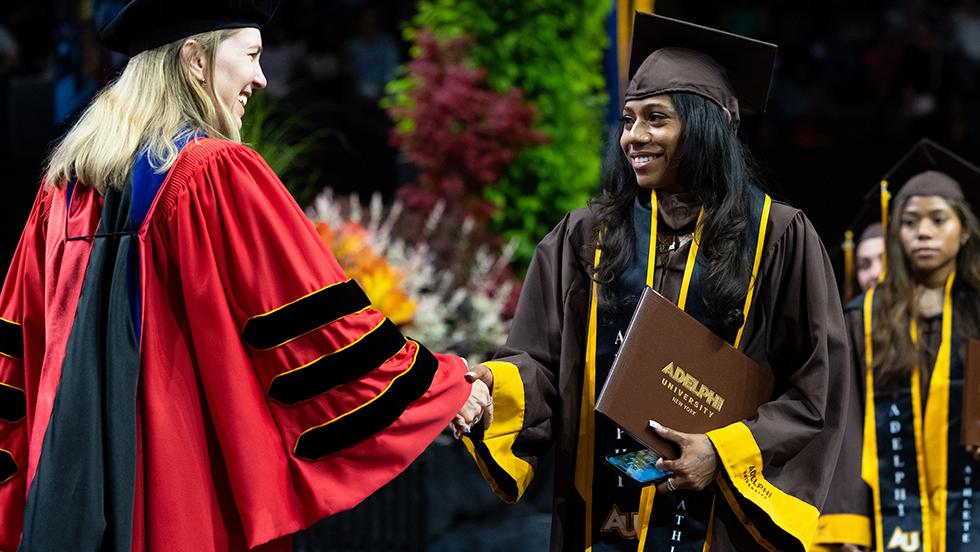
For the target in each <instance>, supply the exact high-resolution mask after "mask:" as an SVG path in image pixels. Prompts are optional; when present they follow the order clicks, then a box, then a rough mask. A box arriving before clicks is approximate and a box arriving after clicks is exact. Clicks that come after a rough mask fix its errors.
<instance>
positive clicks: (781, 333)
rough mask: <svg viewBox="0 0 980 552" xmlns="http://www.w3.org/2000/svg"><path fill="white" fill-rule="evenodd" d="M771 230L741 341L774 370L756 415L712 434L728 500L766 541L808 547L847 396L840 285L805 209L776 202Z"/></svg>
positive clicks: (751, 354) (830, 470)
mask: <svg viewBox="0 0 980 552" xmlns="http://www.w3.org/2000/svg"><path fill="white" fill-rule="evenodd" d="M769 233H770V235H769V239H767V243H766V252H765V254H764V257H763V261H762V270H761V272H760V276H759V280H758V281H757V282H756V285H757V288H756V294H757V300H756V303H755V305H754V306H753V307H752V309H751V310H750V311H749V314H748V321H747V325H746V329H745V335H746V336H747V337H746V338H745V342H743V343H742V344H740V348H741V349H742V350H743V352H745V354H746V355H748V356H749V357H750V358H752V359H753V360H756V362H758V363H759V364H760V366H763V367H767V368H768V369H770V370H772V372H773V374H774V375H775V377H776V387H775V390H774V392H773V397H772V400H771V401H770V402H768V403H766V404H764V405H762V406H761V407H760V408H759V411H758V413H757V415H756V416H755V417H753V418H750V419H748V420H744V421H743V422H739V423H736V424H732V425H730V426H726V427H723V428H720V429H718V430H715V431H712V432H709V433H708V437H709V438H711V440H712V442H713V444H714V445H715V448H716V450H717V452H718V458H719V463H720V465H721V467H720V473H719V476H718V478H717V481H718V484H719V486H720V487H721V489H722V493H723V495H724V496H725V498H726V500H727V502H728V504H729V505H730V507H731V508H732V510H733V511H734V512H735V514H736V515H737V516H738V518H739V520H740V521H741V522H742V524H743V525H744V526H745V527H746V529H748V531H749V532H750V533H751V534H752V536H753V537H754V538H755V539H756V541H758V542H759V543H760V544H762V545H763V546H766V547H767V548H770V549H779V550H805V549H808V548H809V546H810V544H811V542H812V540H813V537H814V535H815V533H816V528H817V519H818V517H819V510H820V509H821V508H822V507H823V504H824V500H825V498H826V494H827V490H828V487H829V486H830V480H831V476H832V474H833V471H834V466H835V465H836V463H837V455H838V451H839V449H840V443H841V437H842V432H843V428H844V423H845V416H846V407H847V404H848V400H849V391H850V385H849V383H848V382H849V378H848V372H847V363H848V356H847V355H848V352H847V351H848V349H847V341H846V335H845V330H844V320H843V316H842V308H841V306H840V299H839V295H838V293H837V284H836V279H835V277H834V273H833V269H832V267H831V265H830V261H829V259H828V258H827V254H826V251H825V250H824V248H823V245H822V243H821V242H820V239H819V237H818V236H817V233H816V231H815V230H814V229H813V227H812V226H811V225H810V223H809V221H807V219H806V217H804V216H803V214H802V213H801V212H800V211H797V210H795V209H792V208H789V207H787V206H785V205H780V204H773V210H772V214H771V222H770V229H769Z"/></svg>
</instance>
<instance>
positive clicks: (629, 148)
mask: <svg viewBox="0 0 980 552" xmlns="http://www.w3.org/2000/svg"><path fill="white" fill-rule="evenodd" d="M623 121H624V125H623V134H622V136H620V137H619V145H620V147H622V148H623V153H624V154H625V155H626V158H627V159H628V160H629V162H630V165H631V166H632V167H633V172H635V173H636V181H637V182H638V183H639V185H640V186H641V187H643V188H648V189H654V190H667V191H682V188H681V186H680V185H679V184H678V182H677V162H678V155H679V152H678V150H677V144H678V142H679V141H680V136H681V121H680V118H679V117H678V115H677V111H676V110H675V109H674V103H673V102H671V101H670V96H667V95H661V96H652V97H649V98H643V99H642V100H633V101H629V102H626V105H624V106H623Z"/></svg>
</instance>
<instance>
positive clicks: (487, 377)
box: [466, 364, 493, 389]
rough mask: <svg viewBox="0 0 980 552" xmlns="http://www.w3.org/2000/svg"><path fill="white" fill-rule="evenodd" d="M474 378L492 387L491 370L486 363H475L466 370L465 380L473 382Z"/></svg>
mask: <svg viewBox="0 0 980 552" xmlns="http://www.w3.org/2000/svg"><path fill="white" fill-rule="evenodd" d="M476 380H480V381H482V382H483V383H485V384H486V385H487V387H488V388H489V389H493V372H491V371H490V368H487V365H486V364H477V365H476V366H474V367H472V368H470V371H469V372H466V381H468V382H470V383H473V382H474V381H476Z"/></svg>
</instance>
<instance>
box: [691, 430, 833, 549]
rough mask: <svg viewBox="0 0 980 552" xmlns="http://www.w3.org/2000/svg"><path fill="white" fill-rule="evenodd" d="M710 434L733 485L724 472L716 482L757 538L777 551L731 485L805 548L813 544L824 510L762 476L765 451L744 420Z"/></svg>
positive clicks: (718, 476) (716, 478) (760, 542)
mask: <svg viewBox="0 0 980 552" xmlns="http://www.w3.org/2000/svg"><path fill="white" fill-rule="evenodd" d="M708 437H709V438H710V439H711V442H712V443H714V444H715V449H716V450H717V451H718V461H719V462H721V464H722V466H724V467H725V471H726V472H727V473H728V474H729V476H730V478H731V481H732V484H731V486H729V485H728V482H727V481H725V478H724V476H723V475H722V474H720V473H719V474H718V475H717V476H716V477H715V481H717V482H718V484H719V486H720V487H721V490H722V493H723V494H724V495H725V498H727V499H728V503H729V504H730V505H731V506H732V509H733V510H734V511H735V513H736V514H737V515H738V517H739V520H741V521H742V523H743V524H744V525H745V526H746V528H747V529H748V530H749V532H750V533H752V536H753V537H755V539H756V541H758V542H759V544H761V545H762V546H764V547H766V548H768V549H771V550H774V547H773V545H772V544H771V543H769V542H768V541H766V539H765V538H764V537H763V536H762V534H761V533H759V530H758V529H757V528H756V526H755V524H753V523H752V520H751V519H749V518H748V517H747V516H745V514H744V513H743V512H742V510H741V508H740V506H739V504H738V500H737V496H736V495H735V493H734V492H733V491H732V489H731V487H735V489H736V490H737V491H738V492H739V494H741V496H742V497H743V498H744V499H745V500H747V501H749V502H752V503H753V504H755V505H756V506H757V507H758V508H759V509H760V510H762V511H763V512H765V513H766V515H768V516H769V519H771V520H772V521H773V523H775V524H776V525H778V526H779V527H780V528H782V529H783V530H784V531H786V532H787V533H789V534H790V535H792V536H793V538H795V539H796V540H798V541H800V543H801V544H802V545H803V547H804V548H807V547H809V546H810V543H811V542H812V541H813V536H814V534H816V532H817V519H818V518H819V517H820V511H819V510H817V508H816V507H815V506H813V505H811V504H808V503H807V502H805V501H803V500H800V499H799V498H796V497H795V496H793V495H790V494H787V493H786V492H784V491H783V490H781V489H779V488H778V487H776V486H775V485H773V484H772V483H769V482H768V481H767V480H766V478H765V477H764V476H763V475H762V469H763V464H762V451H761V450H760V449H759V445H758V443H756V441H755V437H753V436H752V431H751V430H749V428H748V427H747V426H746V425H745V424H744V423H742V422H738V423H734V424H732V425H729V426H725V427H722V428H719V429H716V430H714V431H709V432H708ZM753 472H754V473H753Z"/></svg>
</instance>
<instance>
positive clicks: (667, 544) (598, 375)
mask: <svg viewBox="0 0 980 552" xmlns="http://www.w3.org/2000/svg"><path fill="white" fill-rule="evenodd" d="M771 201H772V200H771V199H770V198H769V196H767V195H766V194H765V193H764V192H762V191H761V190H759V189H757V188H754V187H753V188H752V191H751V194H750V223H749V224H747V225H746V244H747V245H748V246H749V247H752V248H753V250H752V257H753V259H754V262H753V271H752V279H751V281H750V282H747V289H746V292H745V296H744V305H745V307H744V311H743V312H744V314H745V316H746V319H747V316H748V310H749V306H750V305H751V299H752V292H753V288H752V282H754V281H755V278H756V276H757V274H758V268H759V264H760V260H761V253H762V244H763V242H764V240H765V230H766V226H767V224H768V218H769V209H770V205H771ZM651 209H652V213H651V215H648V216H649V217H650V218H649V219H648V220H637V219H638V218H639V217H636V216H634V226H635V227H636V229H637V257H638V259H640V260H642V262H640V263H637V262H634V263H633V266H631V267H630V269H629V270H627V273H626V274H624V275H623V276H622V277H621V278H620V281H619V284H618V288H617V289H615V290H614V292H615V293H616V294H617V296H621V297H624V298H625V297H629V300H630V301H631V303H630V305H632V307H633V308H635V305H636V302H637V300H638V299H639V295H640V291H641V290H642V288H643V285H644V284H646V285H650V284H651V283H652V277H653V270H654V266H655V263H656V236H657V232H656V224H657V203H656V196H655V195H653V197H651ZM698 223H699V225H700V220H699V221H698ZM699 243H700V233H699V232H698V231H696V232H695V236H694V241H693V242H692V243H691V249H690V253H689V255H688V260H687V263H686V268H685V271H684V279H683V283H682V286H681V293H680V298H679V301H678V306H680V307H681V308H682V309H684V310H685V311H686V312H687V313H688V314H690V315H691V316H693V317H694V318H695V319H696V320H698V321H699V322H701V323H702V324H703V325H705V326H706V327H708V328H709V329H711V330H712V331H714V332H715V333H717V334H718V335H720V336H722V337H723V338H724V339H725V340H727V341H728V342H729V343H731V344H733V345H735V346H737V344H738V341H739V339H740V338H741V334H742V330H741V328H738V329H736V330H723V329H719V328H716V327H715V326H714V325H713V324H712V323H711V320H710V318H709V317H708V314H707V309H706V307H705V303H704V298H703V294H702V286H701V282H703V280H704V278H705V274H706V263H705V261H704V257H703V255H699V254H698V249H699V247H698V245H699ZM600 255H601V253H600ZM597 262H598V256H597ZM593 294H594V293H593ZM630 305H626V307H624V308H623V309H621V311H620V312H618V313H617V314H614V315H610V314H608V313H604V315H603V316H601V317H599V319H600V320H601V323H599V324H598V325H597V326H593V327H594V328H595V330H594V331H595V334H594V336H590V337H592V338H593V339H595V343H596V345H595V347H596V348H595V357H594V360H593V359H587V365H588V364H590V363H589V362H588V360H593V361H592V363H591V364H592V366H594V367H595V372H594V377H595V380H594V381H595V385H593V386H591V387H592V389H593V390H594V392H595V395H597V394H598V390H599V389H602V384H603V383H604V381H605V378H606V375H607V374H608V371H609V368H610V366H611V364H612V360H613V358H614V357H615V352H616V351H617V350H618V348H619V345H620V344H621V340H620V339H619V337H620V334H625V330H626V327H627V326H628V324H629V320H630V318H631V317H632V310H633V309H632V308H629V307H630ZM593 308H595V299H594V298H593ZM593 312H594V313H595V312H596V311H595V310H593ZM743 327H744V326H743ZM651 337H655V336H651ZM588 387H589V386H587V388H588ZM589 398H590V397H586V400H585V401H583V409H585V408H586V405H587V404H588V403H589V402H591V404H592V405H593V406H594V396H593V397H591V399H592V400H591V401H589V400H588V399H589ZM588 414H589V412H588V411H586V412H583V420H582V423H583V424H588V425H591V426H592V429H593V432H594V433H593V435H594V441H593V442H594V446H593V447H592V451H591V456H592V458H591V459H590V460H591V462H592V466H593V467H594V469H592V470H591V471H592V473H591V485H589V486H590V487H591V489H590V491H591V492H590V493H589V494H590V496H586V497H583V498H585V500H586V501H587V502H588V503H589V504H588V507H587V512H589V513H590V518H591V519H590V523H589V524H588V525H589V527H590V528H589V529H587V540H588V544H587V549H589V550H594V551H599V550H603V551H605V550H630V551H632V550H636V549H637V545H639V551H640V552H642V550H643V548H644V545H645V544H646V543H656V544H655V546H651V549H653V550H664V551H665V552H702V551H705V550H707V549H708V548H709V547H708V546H706V544H705V543H706V540H710V532H711V519H712V517H713V515H714V508H715V495H714V494H713V493H711V492H710V491H701V492H692V491H675V492H672V493H667V494H664V495H661V496H656V497H655V496H654V495H655V490H654V488H653V487H646V488H644V490H643V492H642V493H641V492H640V491H638V490H637V489H636V488H635V487H633V488H630V487H629V486H628V484H624V482H623V481H622V480H621V478H619V476H617V475H616V474H614V473H613V472H611V471H610V470H608V469H607V468H605V467H603V465H602V464H603V462H604V458H605V455H607V454H611V453H615V452H618V451H621V450H626V449H629V450H634V449H636V448H639V447H638V445H637V443H635V442H632V440H631V438H629V437H628V436H626V435H625V434H624V433H621V432H620V431H619V430H618V429H617V428H616V427H615V426H614V425H613V424H611V423H609V422H607V421H606V420H604V419H602V418H599V419H596V418H595V417H594V416H590V415H588ZM579 448H580V450H581V449H582V447H581V443H580V447H579ZM579 469H581V468H579ZM580 473H581V472H580ZM638 536H639V537H641V538H640V541H639V542H638V543H637V541H634V540H633V539H636V538H637V537H638Z"/></svg>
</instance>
